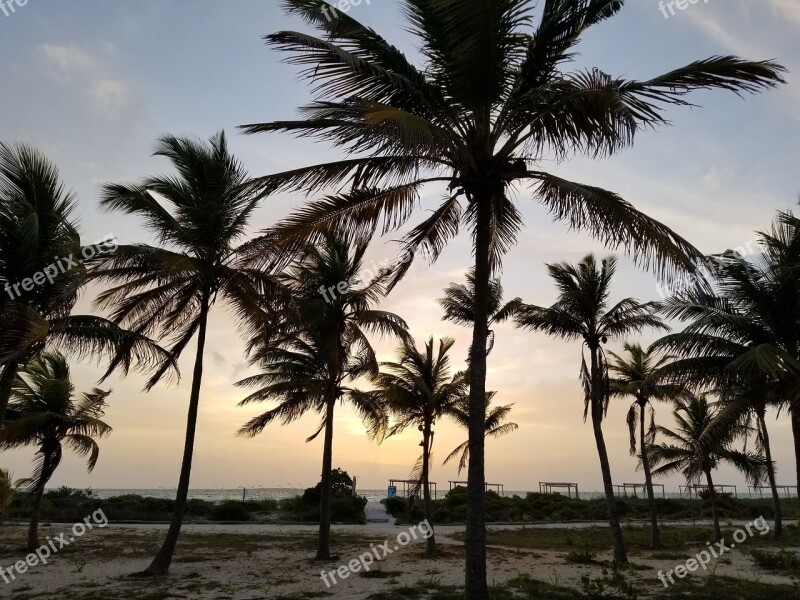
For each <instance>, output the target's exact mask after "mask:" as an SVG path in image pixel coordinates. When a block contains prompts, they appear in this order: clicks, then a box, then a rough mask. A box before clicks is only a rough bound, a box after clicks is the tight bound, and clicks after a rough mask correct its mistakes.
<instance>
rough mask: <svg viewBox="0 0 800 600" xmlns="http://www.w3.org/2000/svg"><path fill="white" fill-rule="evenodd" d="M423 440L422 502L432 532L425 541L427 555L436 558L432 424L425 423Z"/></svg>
mask: <svg viewBox="0 0 800 600" xmlns="http://www.w3.org/2000/svg"><path fill="white" fill-rule="evenodd" d="M422 438H423V439H422V502H423V510H424V512H425V520H426V521H427V522H428V529H430V532H431V535H430V537H429V538H428V539H426V540H425V554H427V555H428V556H434V555H435V554H436V538H435V536H434V533H433V523H432V522H431V486H430V483H429V481H430V476H431V468H430V465H431V441H432V438H433V433H432V432H431V425H430V423H425V429H424V431H423V434H422Z"/></svg>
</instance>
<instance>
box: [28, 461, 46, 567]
mask: <svg viewBox="0 0 800 600" xmlns="http://www.w3.org/2000/svg"><path fill="white" fill-rule="evenodd" d="M41 452H42V454H43V459H42V461H43V462H42V472H41V475H40V477H39V481H38V482H37V483H36V491H35V492H34V494H33V503H32V506H31V522H30V524H29V525H28V545H27V548H28V552H33V551H35V550H36V549H37V548H38V547H39V517H40V513H41V510H42V496H43V495H44V487H45V486H46V485H47V482H48V481H50V476H51V475H52V473H50V470H51V468H50V465H51V462H52V461H51V454H50V452H49V451H48V450H46V449H45V448H42V450H41Z"/></svg>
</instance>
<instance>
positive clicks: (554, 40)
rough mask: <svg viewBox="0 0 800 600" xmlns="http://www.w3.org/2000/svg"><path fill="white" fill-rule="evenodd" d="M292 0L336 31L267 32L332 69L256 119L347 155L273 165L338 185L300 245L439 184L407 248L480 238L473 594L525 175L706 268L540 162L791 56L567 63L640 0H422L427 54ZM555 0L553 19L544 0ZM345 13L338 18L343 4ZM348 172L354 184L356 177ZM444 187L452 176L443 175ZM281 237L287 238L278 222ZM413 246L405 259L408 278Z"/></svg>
mask: <svg viewBox="0 0 800 600" xmlns="http://www.w3.org/2000/svg"><path fill="white" fill-rule="evenodd" d="M283 6H284V7H285V8H286V10H287V12H288V13H290V14H296V15H299V16H301V17H302V18H304V19H305V21H306V22H307V23H308V24H309V25H310V26H312V27H314V28H315V29H317V30H318V31H319V32H320V35H319V36H318V37H315V36H313V35H310V34H308V33H305V32H294V31H281V32H278V33H274V34H272V35H269V36H267V38H266V39H267V41H268V42H269V43H270V44H272V45H274V46H276V47H278V48H279V49H280V50H283V51H286V52H289V53H291V54H292V57H291V59H290V60H291V62H293V63H294V64H297V65H300V66H302V67H303V68H304V71H303V75H304V77H305V78H307V79H308V80H309V81H310V82H312V83H313V85H314V86H315V101H314V102H312V103H311V104H309V105H307V106H305V107H303V109H302V117H301V118H300V119H296V120H286V121H275V122H267V123H254V124H250V125H246V126H244V131H245V132H247V133H260V132H290V133H293V134H297V135H300V136H304V137H312V138H318V139H322V140H325V141H329V142H330V143H331V144H332V145H333V146H336V147H337V148H339V149H341V150H343V151H344V152H345V153H346V154H347V156H346V157H345V158H343V159H341V160H337V161H334V162H331V163H325V164H317V165H310V166H305V167H301V168H297V169H292V170H290V171H286V172H283V173H277V174H274V175H271V176H266V177H262V178H259V179H257V180H255V181H254V182H253V183H254V185H255V186H257V188H258V189H259V190H260V191H261V192H262V193H264V194H270V193H276V192H279V191H291V190H299V191H305V192H311V193H317V192H318V191H319V190H320V189H321V188H327V189H331V190H337V192H335V193H336V195H333V196H329V197H326V198H324V199H322V200H318V201H316V202H310V203H308V204H307V205H306V206H304V207H302V208H301V209H300V210H299V211H298V212H297V213H296V214H295V215H293V216H292V217H290V218H289V219H287V220H286V221H285V222H283V223H282V227H281V230H282V231H283V236H282V239H283V241H284V242H285V243H287V244H289V245H292V244H297V243H300V240H301V239H306V238H309V237H311V238H312V239H313V238H314V237H315V236H317V235H319V234H320V233H321V232H322V231H324V230H331V229H337V228H344V229H347V230H352V231H356V230H360V231H363V230H367V231H376V230H377V231H384V232H386V231H388V230H392V229H395V228H396V227H398V226H400V225H403V224H404V223H405V222H406V221H407V220H408V218H409V217H410V216H411V214H412V212H413V210H414V208H415V207H416V204H417V200H418V199H419V197H420V193H421V191H422V189H423V188H424V187H425V186H426V185H428V184H437V183H438V184H440V185H441V187H442V188H445V186H446V191H445V194H444V199H443V201H442V202H441V203H440V204H439V205H438V206H437V207H435V208H434V210H433V212H432V213H431V215H430V216H429V217H428V218H426V219H425V220H424V221H423V222H422V223H420V224H419V225H417V226H415V227H414V228H412V229H411V231H410V232H409V233H408V234H407V235H406V236H405V237H404V240H403V247H404V252H403V254H404V256H405V257H406V258H409V257H411V256H413V254H414V253H415V252H416V251H420V252H421V253H422V254H423V255H424V256H426V257H427V258H429V259H430V260H435V259H436V258H437V257H438V256H439V254H440V252H441V251H442V249H443V248H444V247H445V245H446V244H447V242H448V241H450V240H451V239H452V238H453V237H454V236H456V235H457V234H458V232H459V229H460V228H461V227H462V226H466V227H467V228H468V229H469V230H470V233H471V235H472V241H473V246H474V248H473V250H474V256H475V282H476V288H475V306H476V308H477V311H476V314H475V325H474V328H473V339H472V346H471V357H470V365H471V373H472V381H471V385H470V393H471V410H470V415H471V418H472V420H471V423H470V430H469V436H470V440H471V443H472V447H473V451H472V453H471V456H470V467H469V481H470V484H469V485H468V497H469V501H468V512H467V552H466V560H467V562H466V569H465V571H466V580H465V583H466V585H465V588H466V590H467V591H466V594H467V598H468V599H470V600H485V599H486V598H487V597H488V589H487V585H486V548H485V546H486V532H485V523H484V502H485V500H484V481H485V478H484V456H483V455H484V452H483V443H484V432H483V425H484V415H483V407H484V403H485V394H486V347H487V335H488V322H487V321H488V302H489V281H490V279H491V277H492V274H493V273H495V272H497V270H498V268H499V266H500V262H501V259H502V256H503V254H504V253H505V251H506V250H507V249H508V248H509V247H510V246H511V245H513V244H514V242H515V240H516V236H517V233H518V232H519V230H520V229H521V227H522V218H521V215H520V213H519V211H518V210H517V208H516V206H515V204H514V203H513V201H512V199H511V198H512V196H513V194H514V193H516V192H519V191H521V189H520V188H519V187H518V186H517V184H526V183H529V184H532V186H533V189H532V190H531V192H532V197H533V199H534V200H536V201H538V202H540V203H542V204H543V205H544V206H545V208H546V209H547V210H548V211H549V212H550V214H551V215H552V216H553V218H554V219H557V220H560V221H564V222H566V223H567V224H569V225H570V226H571V227H572V228H574V229H584V230H587V231H589V232H591V233H592V234H594V235H595V236H596V237H598V238H599V239H601V240H603V241H604V242H606V243H608V244H610V245H611V246H613V247H617V246H624V247H625V248H627V249H628V250H629V251H630V252H631V253H632V254H633V255H634V256H635V257H637V259H638V260H640V261H641V262H642V263H645V264H652V265H653V266H654V267H655V268H656V269H657V270H659V271H666V270H670V269H672V268H675V267H678V268H689V269H690V268H692V266H693V265H692V260H691V258H692V257H697V256H699V253H698V252H697V251H696V250H695V249H694V248H692V246H691V245H690V244H689V243H688V242H686V241H685V240H683V239H682V238H681V237H679V236H678V235H676V234H675V233H674V232H673V231H672V230H670V229H669V228H668V227H666V226H664V225H663V224H661V223H659V222H657V221H655V220H653V219H650V218H649V217H647V216H646V215H644V214H642V213H641V212H639V211H637V210H636V209H635V208H634V207H633V206H632V205H631V204H629V203H628V202H626V201H624V200H623V199H622V198H620V197H619V196H617V195H616V194H613V193H611V192H609V191H606V190H603V189H600V188H597V187H592V186H589V185H585V184H581V183H576V182H572V181H567V180H565V179H563V178H560V177H557V176H555V175H552V174H550V173H547V172H544V171H541V170H540V169H539V167H538V165H539V164H540V161H541V159H542V158H545V157H546V158H551V157H554V158H555V159H556V160H558V161H560V160H564V159H566V158H568V157H569V156H571V155H572V154H574V153H580V154H586V155H589V156H592V157H599V156H604V155H611V154H614V153H615V152H617V151H619V150H620V149H622V148H625V147H628V146H630V145H631V144H632V143H633V141H634V138H635V136H636V133H637V132H639V131H641V130H643V129H644V130H647V129H650V128H654V127H656V126H659V125H663V124H665V123H666V118H665V116H664V114H663V109H664V108H665V107H667V106H670V105H679V106H686V105H690V103H689V102H688V100H687V99H686V95H687V94H688V93H689V92H691V91H692V90H696V89H712V88H721V89H727V90H731V91H734V92H742V91H747V92H755V91H759V90H763V89H766V88H771V87H773V86H775V85H777V84H778V83H780V82H782V81H783V79H782V73H783V72H784V71H785V69H783V67H781V66H779V65H777V64H776V63H774V62H770V61H767V62H747V61H743V60H740V59H738V58H736V57H731V56H725V57H712V58H708V59H705V60H699V61H696V62H693V63H691V64H689V65H686V66H684V67H680V68H678V69H675V70H673V71H670V72H669V73H666V74H663V75H659V76H656V77H654V78H652V79H649V80H645V81H632V80H625V79H622V78H618V77H612V76H610V75H608V74H606V73H603V72H602V71H600V70H599V69H591V70H583V71H571V72H570V71H566V70H565V69H564V67H565V66H567V65H569V64H570V60H571V59H572V57H573V56H574V52H575V46H576V45H577V44H578V42H579V41H580V39H581V37H582V35H583V33H584V32H585V31H586V30H588V29H589V28H590V27H592V26H593V25H596V24H598V23H600V22H602V21H604V20H606V19H608V18H609V17H612V16H614V15H615V14H616V13H617V12H618V11H619V10H620V9H621V8H622V6H623V2H622V1H621V0H575V1H574V2H562V1H555V0H548V1H546V2H544V3H540V2H537V0H497V1H493V2H486V1H485V0H463V1H460V2H430V1H429V0H407V1H405V2H404V4H403V6H404V9H405V10H404V13H405V17H406V20H407V29H408V30H409V31H410V32H411V33H412V35H414V36H415V37H416V38H417V41H418V42H419V44H418V45H419V50H420V52H419V53H420V55H421V56H422V57H423V64H422V65H421V66H419V67H418V66H416V65H414V64H412V63H411V62H410V61H409V60H408V59H407V58H406V56H405V55H404V54H403V53H402V52H400V51H399V50H398V49H397V48H396V47H395V46H393V45H391V44H390V43H389V42H387V41H386V40H385V39H384V38H383V37H381V36H380V35H379V34H378V33H377V32H376V31H375V30H374V29H371V28H369V27H366V26H364V25H362V24H360V23H359V22H358V21H356V20H355V19H353V18H352V17H350V16H349V15H348V14H345V13H340V12H334V13H330V10H331V8H332V7H331V5H330V4H329V3H327V2H324V1H323V0H284V1H283ZM537 6H540V7H541V11H540V17H541V18H540V21H539V23H538V26H537V25H534V24H533V19H532V14H531V13H532V12H533V10H534V9H535V8H536V7H537ZM326 14H334V15H336V18H333V19H330V18H326V16H325V15H326ZM343 187H344V188H345V189H346V190H347V191H345V192H344V193H338V190H341V189H342V188H343ZM443 191H444V190H443ZM264 243H265V244H273V243H275V236H273V235H268V236H266V237H265V239H264ZM410 264H411V260H401V261H400V265H399V267H398V269H397V272H396V276H397V277H396V280H397V279H399V278H400V277H402V276H403V274H404V273H405V272H406V271H407V269H408V268H409V266H410Z"/></svg>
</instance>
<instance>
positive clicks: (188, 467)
mask: <svg viewBox="0 0 800 600" xmlns="http://www.w3.org/2000/svg"><path fill="white" fill-rule="evenodd" d="M208 311H209V300H208V297H207V296H206V297H204V298H203V300H202V303H201V307H200V325H199V327H198V330H197V353H196V355H195V359H194V373H193V375H192V391H191V394H190V395H189V413H188V415H187V418H186V439H185V441H184V446H183V462H182V463H181V473H180V477H179V478H178V490H177V494H176V497H175V509H174V512H173V513H172V520H171V521H170V524H169V529H168V530H167V537H166V538H165V539H164V543H163V544H162V545H161V549H160V550H159V551H158V554H156V556H155V558H153V562H151V563H150V566H149V567H147V569H145V571H144V575H151V576H158V575H166V574H167V572H168V571H169V566H170V564H171V563H172V557H173V555H174V554H175V546H176V544H177V543H178V536H179V535H180V533H181V525H183V513H184V512H186V499H187V497H188V495H189V479H190V476H191V473H192V456H193V454H194V438H195V432H196V430H197V413H198V407H199V404H200V383H201V381H202V379H203V352H204V350H205V345H206V328H207V326H208Z"/></svg>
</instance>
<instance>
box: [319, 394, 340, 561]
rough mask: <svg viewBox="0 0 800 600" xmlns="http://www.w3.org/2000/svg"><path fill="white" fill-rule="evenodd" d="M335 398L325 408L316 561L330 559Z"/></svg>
mask: <svg viewBox="0 0 800 600" xmlns="http://www.w3.org/2000/svg"><path fill="white" fill-rule="evenodd" d="M335 406H336V398H330V399H329V400H328V402H327V404H326V407H325V442H324V448H323V450H322V489H321V490H320V498H319V535H318V536H317V556H316V560H330V559H331V471H332V469H333V410H334V408H335Z"/></svg>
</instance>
